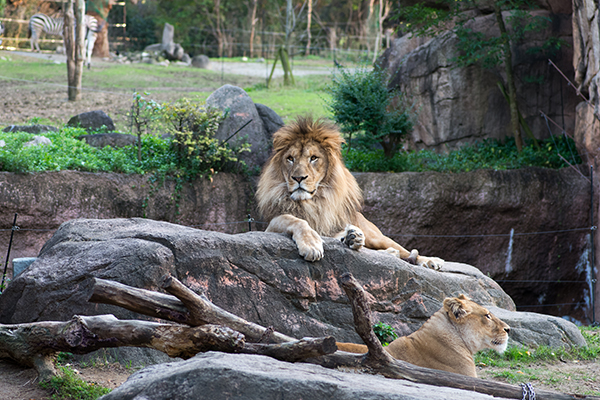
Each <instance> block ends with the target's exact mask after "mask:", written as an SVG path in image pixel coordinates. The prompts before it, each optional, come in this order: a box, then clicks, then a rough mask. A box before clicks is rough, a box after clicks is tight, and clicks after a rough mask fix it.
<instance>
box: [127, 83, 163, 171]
mask: <svg viewBox="0 0 600 400" xmlns="http://www.w3.org/2000/svg"><path fill="white" fill-rule="evenodd" d="M147 95H148V93H147V92H144V96H147ZM144 96H142V94H141V93H138V92H134V93H133V104H132V105H131V113H130V114H129V116H130V117H131V125H132V128H135V133H136V134H137V139H138V140H137V148H138V161H139V162H142V135H143V134H144V133H148V129H150V128H151V126H152V125H153V124H154V123H156V122H157V121H158V119H159V118H160V117H161V115H160V111H161V110H162V106H161V105H160V104H158V103H157V102H155V101H154V100H151V99H146V98H145V97H144Z"/></svg>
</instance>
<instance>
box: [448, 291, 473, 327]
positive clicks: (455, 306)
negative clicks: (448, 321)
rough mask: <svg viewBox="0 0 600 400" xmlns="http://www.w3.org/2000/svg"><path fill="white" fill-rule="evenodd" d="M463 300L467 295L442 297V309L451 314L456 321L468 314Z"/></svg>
mask: <svg viewBox="0 0 600 400" xmlns="http://www.w3.org/2000/svg"><path fill="white" fill-rule="evenodd" d="M463 300H467V297H466V296H464V295H462V294H461V295H460V296H458V297H447V298H446V299H444V310H446V312H447V313H448V315H451V316H453V317H454V319H456V320H457V321H459V320H460V319H461V318H464V317H466V316H467V314H469V311H468V310H467V309H466V307H465V303H464V302H463Z"/></svg>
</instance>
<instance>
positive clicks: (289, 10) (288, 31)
mask: <svg viewBox="0 0 600 400" xmlns="http://www.w3.org/2000/svg"><path fill="white" fill-rule="evenodd" d="M293 26H294V7H293V5H292V0H286V7H285V50H286V51H287V53H288V55H289V54H292V52H291V51H292V49H291V43H290V42H291V38H292V29H293Z"/></svg>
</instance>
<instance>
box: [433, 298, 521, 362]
mask: <svg viewBox="0 0 600 400" xmlns="http://www.w3.org/2000/svg"><path fill="white" fill-rule="evenodd" d="M444 311H445V312H446V313H447V314H448V318H450V320H451V321H452V322H453V325H454V326H455V327H456V328H457V329H458V330H459V332H460V334H461V337H462V339H463V340H464V341H465V344H466V345H467V346H468V347H469V349H470V350H471V351H472V352H473V353H476V352H478V351H480V350H485V349H494V350H496V351H498V352H499V353H502V352H504V350H506V345H507V344H508V333H509V332H510V327H509V326H508V325H507V324H506V323H504V322H502V321H501V320H500V319H498V318H497V317H496V316H495V315H493V314H492V313H490V312H489V311H488V310H487V309H486V308H485V307H482V306H480V305H479V304H477V303H475V302H474V301H472V300H471V299H469V298H468V297H467V296H465V295H464V294H461V295H459V296H458V297H448V298H446V299H445V300H444Z"/></svg>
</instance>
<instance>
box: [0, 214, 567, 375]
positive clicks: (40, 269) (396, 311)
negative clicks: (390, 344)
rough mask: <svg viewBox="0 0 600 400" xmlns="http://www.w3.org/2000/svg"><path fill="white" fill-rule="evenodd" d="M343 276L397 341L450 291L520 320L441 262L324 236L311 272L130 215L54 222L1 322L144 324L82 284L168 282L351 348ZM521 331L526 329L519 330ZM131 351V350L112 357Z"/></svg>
mask: <svg viewBox="0 0 600 400" xmlns="http://www.w3.org/2000/svg"><path fill="white" fill-rule="evenodd" d="M346 271H349V272H351V273H352V274H354V276H355V277H356V279H358V281H359V282H361V283H362V284H363V285H364V287H365V289H366V290H367V291H368V292H369V293H370V294H371V295H372V296H373V300H374V305H373V310H374V321H381V322H384V323H387V324H390V325H392V326H393V327H394V328H396V330H397V331H398V332H399V333H400V334H402V335H406V334H409V333H411V332H413V331H415V330H416V329H418V328H419V327H420V326H421V324H422V323H423V322H424V321H425V320H426V319H427V318H429V316H430V315H431V314H433V313H434V312H435V311H437V310H438V309H439V308H440V307H441V302H442V300H443V299H444V298H445V297H447V296H454V295H457V294H459V293H465V294H467V295H468V296H470V297H471V298H473V299H474V300H475V301H477V302H479V303H481V304H484V305H488V306H496V307H498V308H501V309H504V310H506V315H505V318H506V320H507V322H508V323H509V324H510V319H511V318H513V317H512V316H511V315H513V314H515V315H518V314H521V313H516V312H514V309H515V307H514V303H513V302H512V300H511V299H510V297H509V296H508V295H507V294H506V293H504V291H503V290H502V289H501V288H500V286H499V285H498V284H497V283H495V282H494V281H493V280H492V279H490V278H489V277H487V276H485V275H484V274H482V273H481V272H480V271H479V270H478V269H476V268H474V267H471V266H468V265H465V264H458V263H447V264H446V265H445V266H444V268H443V269H442V271H433V270H429V269H426V268H422V267H417V266H413V265H410V264H408V263H406V262H404V261H402V260H400V259H398V258H396V257H394V256H392V255H390V254H388V253H385V252H378V251H373V250H369V249H361V250H360V251H354V250H350V249H348V248H347V247H345V245H343V244H342V243H341V242H339V241H337V240H335V239H331V238H325V257H324V259H323V260H321V261H319V262H314V263H310V262H307V261H305V260H303V259H302V258H300V257H299V255H298V251H297V249H296V246H295V244H294V242H293V241H292V240H291V239H290V238H289V237H286V236H284V235H281V234H275V233H265V232H249V233H243V234H236V235H229V234H224V233H218V232H209V231H203V230H198V229H193V228H187V227H184V226H181V225H176V224H171V223H167V222H158V221H153V220H148V219H141V218H131V219H104V220H99V219H78V220H72V221H69V222H66V223H64V224H63V225H62V226H61V227H60V228H59V229H58V231H57V232H56V233H55V235H54V236H53V237H52V238H51V239H50V240H49V241H48V242H47V243H46V244H45V246H44V247H43V249H42V250H41V252H40V256H39V258H38V259H37V260H36V261H35V262H34V263H33V264H32V265H31V266H30V267H29V268H28V269H27V270H26V271H24V272H23V273H22V274H20V275H19V276H17V278H15V280H14V281H12V282H11V284H10V286H9V287H8V289H7V290H6V291H5V292H4V293H3V294H2V296H0V322H1V323H23V322H32V321H42V320H68V319H70V318H71V317H72V316H73V315H76V314H82V315H98V314H114V315H115V316H116V317H117V318H121V319H140V318H142V319H143V318H146V317H143V316H140V315H138V314H136V313H133V312H130V311H127V310H124V309H121V308H119V307H116V306H111V305H105V304H92V303H89V302H88V301H87V299H88V298H89V296H90V294H91V291H90V290H91V283H92V282H91V279H90V278H92V277H98V278H102V279H110V280H114V281H117V282H120V283H124V284H127V285H130V286H134V287H138V288H145V289H149V290H158V289H157V286H158V285H159V283H160V281H161V278H162V277H163V276H164V275H165V274H171V275H173V276H175V277H176V278H178V279H179V280H181V281H182V282H183V283H184V284H186V285H187V286H188V287H190V288H191V289H193V290H195V291H198V292H204V293H205V294H206V295H207V297H208V298H209V299H210V300H211V301H212V302H214V303H215V304H216V305H218V306H220V307H222V308H224V309H225V310H227V311H230V312H232V313H234V314H236V315H239V316H241V317H242V318H245V319H247V320H249V321H252V322H255V323H258V324H261V325H263V326H273V327H274V329H275V330H277V331H280V332H282V333H285V334H287V335H290V336H294V337H297V338H301V337H305V336H315V337H316V336H325V335H333V336H335V337H336V339H338V340H340V341H360V339H359V337H358V336H357V334H356V333H355V331H354V326H353V318H352V312H351V308H350V305H349V304H348V300H347V298H346V296H345V294H344V292H343V290H342V289H341V287H340V285H339V284H338V281H337V278H338V276H339V275H340V274H341V273H343V272H346ZM544 318H546V319H547V318H550V319H552V318H553V317H548V316H545V317H544ZM146 319H147V318H146ZM567 324H568V323H567ZM570 325H572V324H570ZM520 327H521V328H523V329H522V331H523V332H526V331H527V324H526V323H524V324H522V326H520ZM573 328H574V325H573ZM564 329H565V328H563V330H558V331H557V330H556V329H555V330H550V329H547V331H548V332H551V331H552V334H553V335H554V339H552V340H554V342H553V343H559V342H560V341H561V340H562V342H563V343H565V344H570V343H572V342H576V340H575V341H573V340H572V339H571V337H575V336H576V334H571V333H569V334H567V333H564ZM536 330H539V326H536ZM575 330H576V328H575ZM542 332H543V330H542ZM523 335H524V336H525V337H526V335H525V334H523ZM573 335H575V336H573ZM563 337H564V338H566V339H564V340H563V339H562V338H563ZM575 339H577V338H575ZM536 340H538V344H541V343H542V342H546V343H548V344H549V343H551V338H549V337H548V338H545V339H544V338H541V339H540V337H539V334H538V336H536ZM525 341H526V340H521V342H525ZM131 351H133V352H135V351H138V350H126V349H119V350H115V352H117V353H127V352H131ZM138 352H139V351H138ZM154 356H156V355H154ZM120 357H121V358H123V357H128V358H135V357H136V356H135V355H131V353H128V355H123V354H121V356H120ZM164 358H166V356H164V357H163V359H164ZM159 359H160V357H158V358H155V359H151V360H148V359H144V360H142V361H141V362H144V363H146V364H147V363H151V362H155V361H157V360H159Z"/></svg>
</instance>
